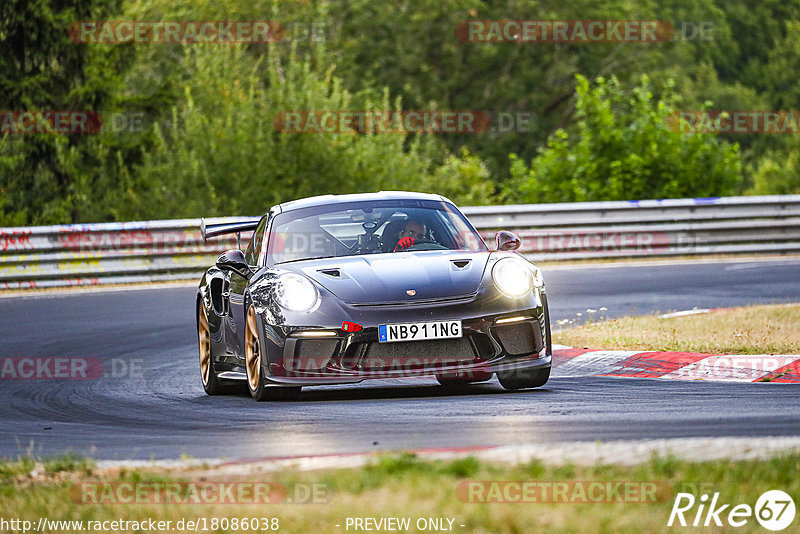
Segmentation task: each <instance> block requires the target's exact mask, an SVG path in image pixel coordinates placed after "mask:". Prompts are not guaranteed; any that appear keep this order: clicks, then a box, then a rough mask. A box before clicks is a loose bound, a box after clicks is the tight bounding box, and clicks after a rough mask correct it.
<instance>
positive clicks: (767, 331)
mask: <svg viewBox="0 0 800 534" xmlns="http://www.w3.org/2000/svg"><path fill="white" fill-rule="evenodd" d="M553 342H554V343H558V344H561V345H568V346H570V347H588V348H592V349H609V350H610V349H619V350H643V351H644V350H652V351H662V350H663V351H681V352H708V353H718V354H800V304H788V305H769V306H749V307H745V308H730V309H724V310H718V311H714V312H711V313H706V314H697V315H687V316H683V317H671V318H667V319H661V318H659V317H658V316H654V315H645V316H630V317H622V318H619V319H612V320H608V321H597V322H590V323H587V324H585V325H582V326H577V327H573V328H568V329H565V330H560V331H557V332H553Z"/></svg>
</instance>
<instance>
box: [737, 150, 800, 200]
mask: <svg viewBox="0 0 800 534" xmlns="http://www.w3.org/2000/svg"><path fill="white" fill-rule="evenodd" d="M747 193H748V194H751V195H797V194H800V149H798V148H795V149H794V150H792V151H791V152H790V153H789V154H788V156H784V155H783V154H779V153H775V152H768V153H767V154H766V155H764V157H763V158H762V159H761V160H760V162H759V165H758V167H757V169H756V170H755V172H754V173H753V185H752V187H751V188H750V189H748V190H747Z"/></svg>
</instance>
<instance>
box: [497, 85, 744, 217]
mask: <svg viewBox="0 0 800 534" xmlns="http://www.w3.org/2000/svg"><path fill="white" fill-rule="evenodd" d="M576 78H577V88H576V89H577V104H576V119H577V123H576V126H575V130H574V132H575V133H573V134H570V133H568V132H567V131H565V130H558V131H557V132H556V133H555V134H554V135H553V136H551V137H550V139H549V140H548V143H547V146H546V147H545V148H543V149H541V150H540V151H539V154H538V155H537V156H536V157H535V158H534V159H533V161H531V164H530V167H528V166H527V165H526V164H525V162H523V161H522V160H520V159H519V158H517V157H516V156H515V155H514V154H512V155H511V176H512V181H511V183H512V184H513V186H514V187H513V188H508V189H507V190H506V196H507V197H508V198H509V199H510V200H512V201H515V202H526V203H538V202H579V201H598V200H623V199H646V198H680V197H707V196H718V195H726V194H732V193H733V192H734V190H735V188H736V186H737V185H738V183H739V182H740V181H741V163H740V159H739V153H738V147H737V146H736V145H729V144H727V143H725V142H724V141H721V140H719V139H718V138H716V137H714V136H713V135H711V134H684V133H677V132H675V131H673V130H672V129H671V127H670V120H671V116H672V114H673V112H674V111H676V100H675V98H674V97H672V96H670V94H669V89H670V88H669V87H667V88H666V89H667V95H666V96H665V97H663V98H661V99H655V98H654V97H653V93H652V91H651V88H650V83H649V80H648V78H647V77H645V76H643V77H642V79H641V83H640V84H639V85H638V86H637V87H635V88H634V89H633V94H632V95H630V96H629V95H627V94H626V92H625V91H624V90H623V88H622V87H621V86H620V84H619V83H618V81H617V80H616V78H613V77H612V78H610V79H608V80H606V79H604V78H598V79H597V80H596V83H595V85H594V87H593V88H592V87H590V85H589V82H588V80H587V79H586V78H584V77H583V76H577V77H576Z"/></svg>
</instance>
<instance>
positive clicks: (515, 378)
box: [497, 366, 550, 390]
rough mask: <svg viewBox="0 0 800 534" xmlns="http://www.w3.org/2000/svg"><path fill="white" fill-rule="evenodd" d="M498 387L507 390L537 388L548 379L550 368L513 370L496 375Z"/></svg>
mask: <svg viewBox="0 0 800 534" xmlns="http://www.w3.org/2000/svg"><path fill="white" fill-rule="evenodd" d="M497 378H498V380H500V385H501V386H503V387H504V388H506V389H509V390H517V389H528V388H538V387H541V386H543V385H545V384H546V383H547V380H548V379H549V378H550V367H549V366H548V367H543V368H538V369H513V370H511V371H503V372H498V373H497Z"/></svg>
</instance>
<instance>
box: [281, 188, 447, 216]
mask: <svg viewBox="0 0 800 534" xmlns="http://www.w3.org/2000/svg"><path fill="white" fill-rule="evenodd" d="M367 200H435V201H438V202H442V201H444V202H450V203H451V204H452V202H451V201H450V200H448V199H447V198H445V197H443V196H442V195H435V194H431V193H415V192H413V191H379V192H377V193H356V194H351V195H320V196H316V197H308V198H301V199H298V200H291V201H289V202H284V203H282V204H278V205H277V206H274V207H273V208H272V209H273V210H274V209H276V208H278V209H279V210H280V211H281V212H283V211H291V210H296V209H299V208H309V207H314V206H328V205H330V204H339V203H346V202H362V201H367Z"/></svg>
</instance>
